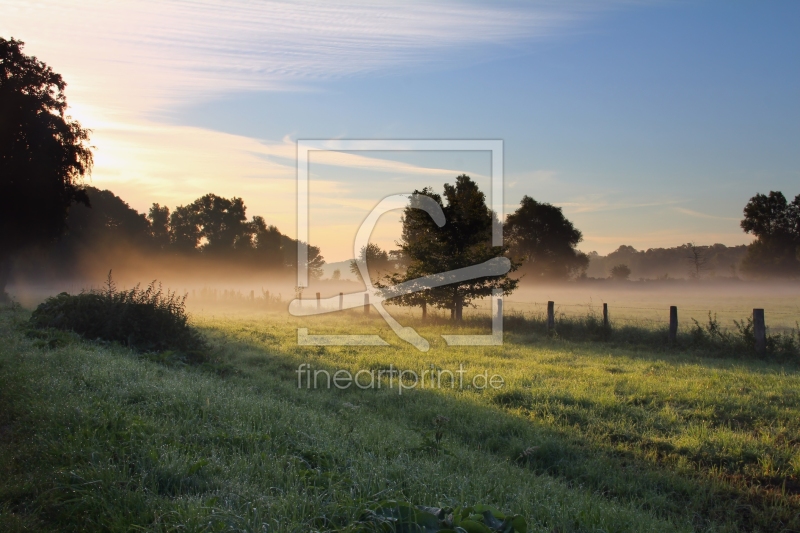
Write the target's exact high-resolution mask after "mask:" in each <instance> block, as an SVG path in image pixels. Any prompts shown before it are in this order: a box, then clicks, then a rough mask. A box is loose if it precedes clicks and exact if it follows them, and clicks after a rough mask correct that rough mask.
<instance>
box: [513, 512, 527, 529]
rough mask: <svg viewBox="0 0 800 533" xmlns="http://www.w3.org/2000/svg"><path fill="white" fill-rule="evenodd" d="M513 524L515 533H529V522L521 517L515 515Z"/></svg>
mask: <svg viewBox="0 0 800 533" xmlns="http://www.w3.org/2000/svg"><path fill="white" fill-rule="evenodd" d="M511 523H512V524H513V525H514V533H528V522H526V521H525V519H524V518H523V517H521V516H520V515H514V516H513V518H512V519H511Z"/></svg>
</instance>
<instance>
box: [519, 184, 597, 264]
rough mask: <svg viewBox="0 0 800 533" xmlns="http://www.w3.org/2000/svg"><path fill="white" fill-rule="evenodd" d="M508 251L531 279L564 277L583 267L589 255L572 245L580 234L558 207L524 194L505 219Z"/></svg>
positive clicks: (581, 236)
mask: <svg viewBox="0 0 800 533" xmlns="http://www.w3.org/2000/svg"><path fill="white" fill-rule="evenodd" d="M505 230H506V235H507V238H508V240H509V242H510V248H511V254H512V255H513V256H514V257H516V258H517V259H519V260H521V262H522V271H523V272H524V273H526V274H527V275H529V276H531V277H532V278H534V279H567V278H569V277H571V276H573V275H575V274H578V273H580V272H582V271H585V270H586V267H588V266H589V257H588V256H587V255H586V254H584V253H583V252H580V251H578V250H576V249H575V246H577V244H578V243H579V242H581V241H582V240H583V235H582V234H581V232H580V231H579V230H577V229H576V228H575V226H573V225H572V222H570V221H569V220H567V218H566V217H565V216H564V214H563V213H562V212H561V208H560V207H555V206H553V205H551V204H546V203H539V202H537V201H536V200H534V199H533V198H531V197H530V196H524V197H523V198H522V202H520V206H519V208H518V209H517V210H516V211H515V212H514V213H512V214H510V215H508V218H507V219H506V223H505Z"/></svg>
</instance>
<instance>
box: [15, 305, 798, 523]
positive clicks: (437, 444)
mask: <svg viewBox="0 0 800 533" xmlns="http://www.w3.org/2000/svg"><path fill="white" fill-rule="evenodd" d="M346 316H347V319H346V320H342V319H341V317H336V316H331V317H316V318H315V319H313V320H312V321H311V322H310V323H304V324H303V327H306V326H309V327H311V328H312V330H313V332H315V333H343V332H345V331H347V332H351V333H367V332H370V333H375V332H376V331H377V332H378V333H380V334H381V335H383V337H384V338H386V339H387V340H389V341H390V342H391V343H392V346H389V347H370V348H358V347H302V346H297V344H296V338H297V337H296V335H297V333H296V327H297V326H298V325H299V322H298V321H297V320H295V319H291V318H289V319H287V317H286V316H285V315H283V314H279V313H276V312H268V313H267V312H265V313H261V314H259V315H257V316H252V317H237V318H231V319H219V318H217V319H209V318H202V317H200V318H199V319H198V320H199V323H200V326H201V327H202V329H203V330H204V332H205V333H206V334H207V335H208V336H209V338H210V340H209V342H210V344H211V352H212V353H213V355H214V357H215V358H217V359H218V360H221V361H224V362H225V363H227V365H228V369H229V372H228V373H227V374H226V375H225V377H220V376H219V375H218V374H214V373H209V372H205V371H202V370H200V369H192V368H173V367H165V366H163V365H159V364H157V363H154V362H152V361H148V360H145V359H142V358H140V357H139V356H137V355H136V354H135V353H134V352H130V351H128V350H127V349H125V348H124V347H121V346H117V347H114V346H99V345H95V344H92V343H86V342H84V341H80V340H79V339H77V338H75V337H66V338H63V339H59V341H58V342H54V343H47V342H41V339H28V338H26V337H25V336H23V335H22V334H20V332H19V327H20V326H19V325H18V324H22V323H23V322H24V320H25V318H26V315H25V313H24V312H22V311H16V312H12V311H6V312H4V313H3V314H2V316H1V320H2V333H0V335H2V338H0V344H1V345H2V348H0V383H2V388H0V390H1V391H2V396H0V402H2V409H1V410H0V413H3V414H2V416H3V419H2V420H0V445H2V455H0V458H1V461H0V468H2V471H3V474H4V475H3V477H2V480H0V487H1V488H0V495H2V496H0V501H2V502H4V503H3V506H2V507H0V514H1V516H2V518H0V529H3V530H22V529H23V528H24V527H28V528H32V529H44V530H47V529H50V530H59V531H60V530H74V531H78V530H81V531H84V530H97V531H99V530H131V529H137V528H143V529H145V530H155V531H171V530H178V529H180V530H206V531H217V530H220V531H222V530H226V531H227V530H241V531H264V530H268V531H313V530H317V531H334V530H341V531H343V530H346V529H347V528H348V527H354V526H353V524H354V523H355V522H356V521H357V520H358V519H359V518H360V517H361V516H362V512H363V510H364V509H365V508H367V507H369V506H370V505H373V504H374V503H375V502H378V501H381V500H385V499H398V500H404V501H410V502H411V503H413V504H422V505H431V506H454V507H455V506H462V505H475V504H489V505H492V506H494V507H497V508H499V509H501V510H502V511H504V512H510V513H519V514H521V515H523V516H524V517H525V518H526V519H527V521H528V524H529V531H543V532H544V531H546V532H552V531H565V532H566V531H691V530H695V531H765V532H766V531H781V530H782V531H792V530H797V529H798V528H799V527H800V525H799V524H798V518H797V517H798V514H800V501H798V492H799V491H798V486H797V479H798V475H800V456H798V442H800V426H799V424H800V423H798V420H800V394H798V391H799V390H800V379H799V378H798V375H797V368H796V367H795V366H788V367H781V366H778V365H776V364H774V363H767V362H761V361H744V360H726V359H707V358H703V357H701V356H699V355H698V353H697V352H696V351H695V352H692V353H688V354H687V353H681V352H664V351H660V352H653V351H648V350H647V349H644V348H641V347H635V346H634V347H629V348H625V347H621V346H617V347H615V346H613V345H609V344H608V343H590V342H580V343H575V342H571V341H565V340H563V339H550V338H547V337H546V336H541V337H540V336H530V335H527V334H525V333H523V332H516V331H513V330H512V332H511V333H509V334H508V335H507V336H506V344H505V345H504V346H498V347H491V348H479V347H462V348H447V347H445V346H444V345H443V342H442V341H441V337H438V335H439V334H440V333H448V332H450V331H448V329H449V328H451V326H450V325H449V324H447V325H445V324H432V325H426V324H424V323H421V322H419V323H415V324H414V326H415V327H418V328H419V331H420V333H422V334H423V335H424V336H425V337H426V338H429V339H431V340H432V341H433V342H432V349H431V351H430V352H428V353H425V354H422V353H420V352H417V351H416V350H414V349H413V348H410V347H408V346H406V345H403V344H402V343H400V342H397V341H396V340H395V339H393V338H392V336H391V333H390V331H389V330H388V327H386V325H385V324H383V323H381V322H380V321H379V320H378V319H376V318H374V317H372V318H370V317H364V316H363V315H360V314H357V313H349V314H347V315H346ZM482 329H485V328H484V327H483V325H481V324H473V325H467V326H465V327H464V328H462V331H463V332H465V333H466V332H475V333H477V332H481V331H482ZM437 339H438V340H437ZM301 363H306V364H310V365H312V366H313V367H314V368H318V369H323V368H324V369H328V370H331V371H333V370H336V369H347V370H349V371H351V372H353V373H355V372H356V371H358V370H359V369H375V368H386V367H388V366H389V365H394V367H396V368H409V369H419V370H422V369H430V368H431V366H433V367H435V368H440V369H441V368H456V367H458V365H459V364H463V365H464V368H465V369H466V372H467V374H466V378H467V381H468V380H469V378H471V377H472V376H474V375H476V374H479V373H481V372H484V371H487V370H488V371H489V373H490V374H500V375H502V376H503V377H504V379H505V382H506V386H505V387H504V388H503V389H501V390H488V389H483V390H478V389H474V388H464V389H453V388H441V389H432V390H411V391H407V392H404V394H402V395H399V394H397V391H392V390H389V389H386V388H384V389H381V390H375V389H369V390H361V389H357V388H355V387H350V388H348V389H347V390H338V389H336V388H331V389H316V390H313V389H305V388H300V389H298V387H297V373H296V370H297V368H298V366H299V365H300V364H301Z"/></svg>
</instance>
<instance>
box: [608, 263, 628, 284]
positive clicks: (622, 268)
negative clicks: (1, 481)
mask: <svg viewBox="0 0 800 533" xmlns="http://www.w3.org/2000/svg"><path fill="white" fill-rule="evenodd" d="M630 275H631V269H630V268H628V265H625V264H622V263H620V264H619V265H614V267H613V268H612V269H611V279H613V280H616V281H625V280H627V279H628V278H629V277H630Z"/></svg>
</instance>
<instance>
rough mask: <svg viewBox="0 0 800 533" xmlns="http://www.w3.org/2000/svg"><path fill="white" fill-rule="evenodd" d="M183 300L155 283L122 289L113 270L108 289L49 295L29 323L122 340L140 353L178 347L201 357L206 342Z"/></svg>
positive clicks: (84, 335)
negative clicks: (116, 283)
mask: <svg viewBox="0 0 800 533" xmlns="http://www.w3.org/2000/svg"><path fill="white" fill-rule="evenodd" d="M185 303H186V296H185V295H184V296H183V297H179V296H177V294H176V293H174V292H170V291H167V292H166V293H165V292H164V291H163V290H162V289H161V284H160V283H159V284H158V285H156V282H155V281H153V282H152V283H150V285H148V286H147V288H146V289H142V288H141V287H140V286H139V285H136V286H135V287H134V288H132V289H130V290H122V291H119V290H117V288H116V286H115V285H114V282H113V280H112V279H111V272H109V273H108V280H107V282H106V287H105V288H104V289H102V290H98V291H94V290H93V291H89V292H81V293H80V294H75V295H72V294H67V293H65V292H62V293H61V294H59V295H58V296H54V297H51V298H48V299H47V300H46V301H45V302H44V303H42V304H41V305H39V307H37V308H36V310H35V311H34V312H33V314H32V315H31V319H30V322H31V325H33V326H34V327H36V328H55V329H60V330H67V331H74V332H75V333H78V334H79V335H81V336H83V337H85V338H87V339H92V340H94V339H101V340H106V341H112V342H121V343H123V344H126V345H127V346H130V347H132V348H135V349H137V350H141V351H165V350H174V351H178V352H181V353H182V354H183V355H185V356H188V357H189V358H191V359H198V358H201V357H202V352H203V351H204V350H205V349H206V343H205V340H204V339H203V337H202V335H201V334H200V332H198V331H197V330H196V329H194V328H193V327H191V326H190V325H189V317H188V315H187V314H186V307H185Z"/></svg>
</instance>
